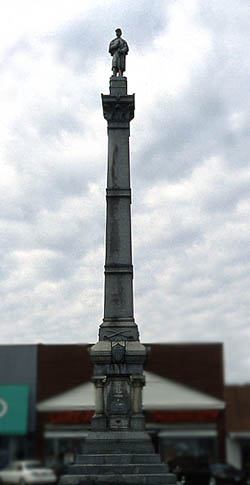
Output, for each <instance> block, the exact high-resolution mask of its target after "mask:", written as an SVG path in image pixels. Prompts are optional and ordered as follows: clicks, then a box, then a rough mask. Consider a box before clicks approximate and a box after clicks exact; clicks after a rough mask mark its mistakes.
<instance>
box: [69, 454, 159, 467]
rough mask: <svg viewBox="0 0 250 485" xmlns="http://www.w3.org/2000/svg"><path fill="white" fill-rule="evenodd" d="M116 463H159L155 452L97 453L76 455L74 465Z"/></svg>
mask: <svg viewBox="0 0 250 485" xmlns="http://www.w3.org/2000/svg"><path fill="white" fill-rule="evenodd" d="M112 463H114V464H115V463H118V464H119V465H123V464H126V463H136V464H141V463H148V464H150V463H151V464H153V463H155V464H156V463H161V458H160V455H158V454H156V453H144V454H132V453H130V454H125V453H124V454H118V453H117V454H99V455H87V454H86V455H77V457H76V461H75V464H76V465H89V464H91V465H94V464H98V465H105V464H112Z"/></svg>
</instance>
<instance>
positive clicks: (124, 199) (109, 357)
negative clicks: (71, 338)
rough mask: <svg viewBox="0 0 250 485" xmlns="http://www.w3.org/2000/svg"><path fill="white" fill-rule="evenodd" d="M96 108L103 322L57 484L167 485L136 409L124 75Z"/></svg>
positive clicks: (137, 352) (138, 348) (129, 104)
mask: <svg viewBox="0 0 250 485" xmlns="http://www.w3.org/2000/svg"><path fill="white" fill-rule="evenodd" d="M102 104H103V114H104V118H105V119H106V120H107V123H108V174H107V191H106V197H107V212H106V259H105V290H104V293H105V296H104V318H103V322H102V324H101V325H100V330H99V342H97V343H96V344H95V345H93V346H92V347H91V349H90V351H89V353H90V359H91V362H92V364H93V368H94V372H93V381H94V384H95V389H96V406H95V414H94V416H93V419H92V423H91V431H90V433H89V435H88V436H87V438H86V440H85V443H84V454H82V455H79V456H77V458H76V463H75V464H74V465H72V466H70V467H69V475H67V476H64V477H62V478H61V480H60V485H66V484H81V485H83V484H86V485H87V484H89V485H90V484H91V485H94V484H99V485H100V484H103V485H104V484H108V483H115V484H125V483H131V484H144V485H145V484H148V485H153V484H156V485H157V484H164V485H166V484H170V483H171V484H174V483H175V482H176V479H175V475H173V474H168V468H167V466H166V465H164V464H163V463H161V461H160V457H159V455H157V454H155V453H154V449H153V445H152V441H151V438H150V437H149V435H148V433H147V432H146V430H145V422H144V415H143V411H142V388H143V386H144V384H145V381H144V376H143V366H144V364H145V362H146V359H147V349H146V347H145V346H144V345H142V344H141V343H140V342H139V333H138V328H137V325H136V323H135V320H134V308H133V266H132V244H131V212H130V207H131V189H130V161H129V126H130V121H131V120H132V119H133V117H134V106H135V105H134V95H128V94H127V79H126V78H125V77H111V79H110V94H109V95H102Z"/></svg>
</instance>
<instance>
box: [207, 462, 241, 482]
mask: <svg viewBox="0 0 250 485" xmlns="http://www.w3.org/2000/svg"><path fill="white" fill-rule="evenodd" d="M209 472H210V476H209V485H220V484H232V485H235V484H236V483H237V484H239V485H240V484H245V483H246V474H245V472H243V471H242V470H239V469H238V468H235V467H234V466H232V465H228V464H226V463H214V464H212V465H209Z"/></svg>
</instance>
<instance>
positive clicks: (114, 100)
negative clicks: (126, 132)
mask: <svg viewBox="0 0 250 485" xmlns="http://www.w3.org/2000/svg"><path fill="white" fill-rule="evenodd" d="M102 107H103V116H104V118H105V120H107V122H108V128H113V129H117V128H120V129H122V128H123V129H124V128H125V129H128V128H129V122H130V121H131V120H132V119H133V118H134V110H135V97H134V94H129V95H125V96H121V95H117V96H114V95H109V94H102Z"/></svg>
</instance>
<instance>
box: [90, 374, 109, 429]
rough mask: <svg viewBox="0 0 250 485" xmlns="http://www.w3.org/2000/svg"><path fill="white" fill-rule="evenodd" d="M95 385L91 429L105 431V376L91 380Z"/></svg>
mask: <svg viewBox="0 0 250 485" xmlns="http://www.w3.org/2000/svg"><path fill="white" fill-rule="evenodd" d="M92 380H93V382H94V384H95V414H94V416H93V418H92V421H91V428H92V429H100V428H102V429H105V427H106V417H105V414H104V385H105V382H106V380H107V378H106V376H96V377H93V378H92Z"/></svg>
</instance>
